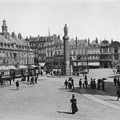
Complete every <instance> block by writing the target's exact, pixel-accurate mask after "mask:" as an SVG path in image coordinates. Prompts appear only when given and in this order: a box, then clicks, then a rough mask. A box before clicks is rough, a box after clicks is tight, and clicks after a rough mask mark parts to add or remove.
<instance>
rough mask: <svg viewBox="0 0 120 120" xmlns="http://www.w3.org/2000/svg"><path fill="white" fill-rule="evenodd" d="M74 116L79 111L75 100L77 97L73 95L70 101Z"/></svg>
mask: <svg viewBox="0 0 120 120" xmlns="http://www.w3.org/2000/svg"><path fill="white" fill-rule="evenodd" d="M70 103H71V109H72V114H75V113H76V112H77V111H78V107H77V100H76V99H75V95H74V94H73V95H72V99H70Z"/></svg>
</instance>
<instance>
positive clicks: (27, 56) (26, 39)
mask: <svg viewBox="0 0 120 120" xmlns="http://www.w3.org/2000/svg"><path fill="white" fill-rule="evenodd" d="M28 41H29V39H28V37H26V42H27V66H28Z"/></svg>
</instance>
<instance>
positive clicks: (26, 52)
mask: <svg viewBox="0 0 120 120" xmlns="http://www.w3.org/2000/svg"><path fill="white" fill-rule="evenodd" d="M32 64H34V52H33V50H32V49H31V48H30V44H29V42H28V41H26V39H23V38H22V36H21V34H20V33H19V34H18V35H16V34H15V33H14V32H12V33H11V34H10V33H9V32H8V30H7V25H6V21H5V20H3V25H2V33H0V65H7V66H9V65H14V66H20V65H32Z"/></svg>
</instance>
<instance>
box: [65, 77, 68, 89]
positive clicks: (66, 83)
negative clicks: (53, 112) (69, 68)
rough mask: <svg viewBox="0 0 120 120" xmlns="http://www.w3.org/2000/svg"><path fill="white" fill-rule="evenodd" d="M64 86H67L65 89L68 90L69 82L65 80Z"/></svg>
mask: <svg viewBox="0 0 120 120" xmlns="http://www.w3.org/2000/svg"><path fill="white" fill-rule="evenodd" d="M64 85H65V88H66V89H67V86H68V81H67V79H66V80H65V82H64Z"/></svg>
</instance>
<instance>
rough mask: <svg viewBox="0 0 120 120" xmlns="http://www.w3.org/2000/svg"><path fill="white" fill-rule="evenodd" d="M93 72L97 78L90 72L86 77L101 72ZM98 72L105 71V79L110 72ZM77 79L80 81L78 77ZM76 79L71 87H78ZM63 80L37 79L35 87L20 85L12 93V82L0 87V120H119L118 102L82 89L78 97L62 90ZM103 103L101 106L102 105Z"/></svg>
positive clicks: (44, 77) (77, 93)
mask: <svg viewBox="0 0 120 120" xmlns="http://www.w3.org/2000/svg"><path fill="white" fill-rule="evenodd" d="M96 72H97V73H98V75H97V73H95V71H94V70H93V71H91V72H90V75H88V77H89V78H90V77H96V76H97V77H100V76H99V75H101V74H100V73H101V72H100V71H99V70H98V71H97V70H96ZM102 72H106V74H107V75H108V76H109V74H110V75H111V72H110V70H102ZM108 73H109V74H108ZM103 76H104V75H103ZM80 77H81V78H82V76H80ZM80 77H74V79H75V87H78V81H79V78H80ZM101 77H102V75H101ZM66 78H67V77H61V78H58V77H56V78H53V77H46V76H43V77H39V81H38V84H35V85H29V84H27V83H26V82H21V83H20V90H16V88H15V84H14V83H12V85H11V86H6V87H0V96H1V97H0V120H33V119H34V120H80V119H81V120H119V119H120V114H119V113H120V110H119V106H118V105H119V103H120V101H114V103H111V102H109V101H107V100H104V99H103V98H106V96H107V95H103V94H101V95H100V94H95V95H94V94H88V92H87V91H86V90H84V89H83V90H82V94H80V93H79V92H75V91H70V90H66V89H65V87H64V80H65V79H66ZM96 79H97V78H96ZM108 81H112V79H108ZM73 92H74V94H75V96H76V98H77V102H78V108H79V111H78V112H77V113H76V114H75V115H72V114H70V111H71V109H70V102H69V101H70V98H71V95H72V93H73ZM103 93H104V92H103ZM104 94H105V93H104ZM100 96H102V97H100ZM109 97H112V99H113V97H114V98H115V99H116V96H109V95H108V98H109ZM104 101H105V103H103V102H104ZM116 103H117V104H116ZM106 104H109V105H106ZM111 104H112V105H111ZM114 105H115V106H117V108H118V109H117V108H115V107H111V106H114Z"/></svg>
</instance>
